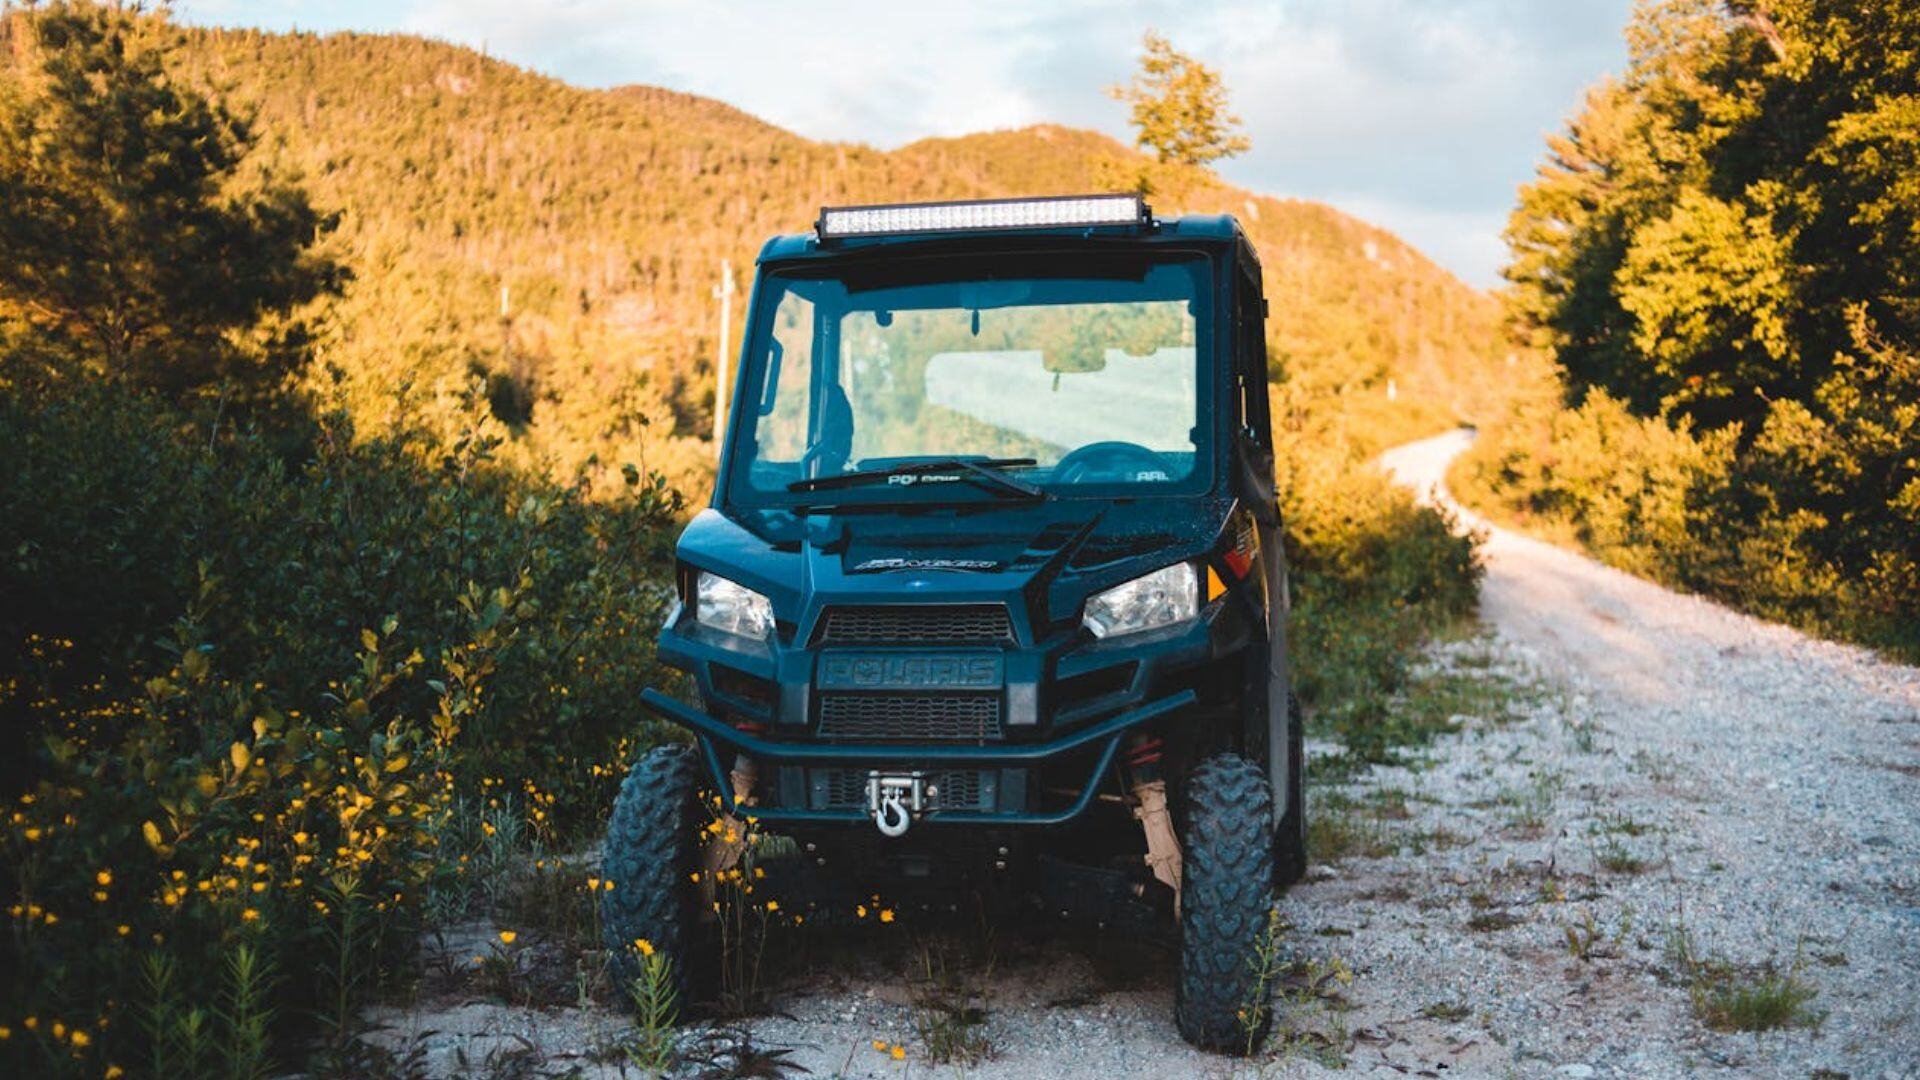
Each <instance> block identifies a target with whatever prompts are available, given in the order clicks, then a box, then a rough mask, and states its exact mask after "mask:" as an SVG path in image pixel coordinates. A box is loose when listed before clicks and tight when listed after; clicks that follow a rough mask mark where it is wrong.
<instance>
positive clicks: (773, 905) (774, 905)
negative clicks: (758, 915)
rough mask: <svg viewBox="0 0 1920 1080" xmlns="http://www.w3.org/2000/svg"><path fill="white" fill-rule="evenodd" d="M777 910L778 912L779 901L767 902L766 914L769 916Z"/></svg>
mask: <svg viewBox="0 0 1920 1080" xmlns="http://www.w3.org/2000/svg"><path fill="white" fill-rule="evenodd" d="M779 910H780V901H778V900H769V901H767V913H768V914H769V915H771V914H772V913H774V912H776V911H779Z"/></svg>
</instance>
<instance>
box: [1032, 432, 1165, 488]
mask: <svg viewBox="0 0 1920 1080" xmlns="http://www.w3.org/2000/svg"><path fill="white" fill-rule="evenodd" d="M1143 473H1144V474H1150V475H1148V476H1146V477H1145V478H1146V479H1150V480H1165V479H1167V478H1169V477H1170V476H1172V471H1171V470H1170V469H1168V467H1167V459H1166V458H1164V457H1162V456H1160V455H1159V454H1158V453H1155V452H1154V451H1152V450H1149V449H1147V448H1146V447H1144V446H1141V445H1140V444H1139V443H1130V442H1097V443H1088V444H1087V445H1085V446H1082V447H1078V448H1076V449H1074V450H1073V451H1072V452H1070V453H1068V454H1067V456H1066V457H1063V458H1061V459H1060V461H1059V463H1058V464H1056V465H1054V467H1053V480H1054V482H1055V483H1061V484H1084V483H1088V482H1090V481H1091V482H1094V483H1109V484H1114V483H1120V484H1126V483H1133V482H1135V481H1138V480H1140V479H1142V474H1143Z"/></svg>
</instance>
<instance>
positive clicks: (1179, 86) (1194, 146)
mask: <svg viewBox="0 0 1920 1080" xmlns="http://www.w3.org/2000/svg"><path fill="white" fill-rule="evenodd" d="M1142 45H1143V47H1144V48H1145V50H1146V51H1145V52H1144V53H1142V54H1141V57H1140V70H1139V72H1138V73H1137V74H1135V75H1134V77H1133V81H1132V82H1130V83H1127V84H1125V85H1122V86H1112V87H1108V89H1107V93H1108V94H1109V95H1110V96H1112V97H1113V98H1114V99H1115V100H1118V101H1124V102H1126V103H1127V104H1128V105H1129V106H1130V107H1131V110H1132V114H1131V116H1130V118H1129V119H1130V120H1131V122H1132V124H1133V127H1134V131H1135V136H1134V143H1135V145H1137V146H1139V147H1140V148H1141V149H1142V150H1147V151H1151V152H1152V153H1153V155H1154V156H1155V157H1157V158H1159V159H1160V160H1161V161H1162V162H1164V163H1167V164H1177V165H1205V164H1207V163H1209V162H1212V161H1217V160H1219V159H1220V158H1225V157H1233V156H1234V155H1235V154H1242V153H1245V152H1246V151H1247V150H1248V149H1249V148H1250V147H1252V146H1253V142H1252V140H1250V139H1248V138H1247V137H1246V136H1245V135H1243V134H1241V133H1240V130H1239V128H1240V118H1239V117H1238V116H1235V115H1233V114H1232V113H1231V112H1229V111H1227V85H1226V83H1225V82H1223V81H1222V80H1221V78H1220V73H1219V72H1217V71H1215V70H1213V69H1212V68H1210V67H1208V66H1207V65H1205V64H1203V63H1201V62H1200V61H1198V60H1196V59H1194V58H1193V57H1191V56H1188V55H1186V54H1185V53H1183V52H1181V51H1180V50H1178V49H1175V48H1174V47H1173V43H1172V42H1170V41H1168V40H1167V39H1166V36H1165V35H1163V34H1161V33H1160V32H1159V31H1156V30H1149V31H1147V34H1146V37H1145V38H1143V39H1142Z"/></svg>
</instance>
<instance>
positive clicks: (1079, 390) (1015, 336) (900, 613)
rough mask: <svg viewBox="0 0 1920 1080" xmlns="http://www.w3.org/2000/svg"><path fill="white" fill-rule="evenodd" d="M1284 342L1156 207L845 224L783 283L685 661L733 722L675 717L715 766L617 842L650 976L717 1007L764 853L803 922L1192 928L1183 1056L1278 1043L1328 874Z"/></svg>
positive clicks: (813, 240) (762, 312)
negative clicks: (724, 880)
mask: <svg viewBox="0 0 1920 1080" xmlns="http://www.w3.org/2000/svg"><path fill="white" fill-rule="evenodd" d="M1265 314H1266V311H1265V302H1264V300H1263V299H1262V292H1261V283H1260V264H1259V262H1258V260H1257V259H1256V258H1255V256H1254V252H1253V249H1252V247H1251V246H1250V245H1249V244H1248V242H1247V240H1246V237H1245V235H1244V234H1243V233H1242V232H1241V230H1240V228H1239V226H1238V225H1237V224H1236V223H1235V222H1234V221H1233V219H1232V218H1228V217H1182V218H1178V219H1172V220H1157V219H1155V218H1154V217H1153V215H1152V212H1151V211H1150V210H1149V209H1148V207H1147V206H1146V204H1145V203H1144V202H1143V201H1142V200H1141V199H1139V198H1138V197H1135V196H1132V195H1113V196H1087V197H1070V198H1044V199H1019V200H992V201H981V202H962V203H937V204H920V205H903V206H868V207H852V208H829V209H825V210H823V211H821V215H820V219H819V221H818V223H817V225H816V227H815V230H814V231H813V232H812V233H810V234H806V235H800V236H783V237H777V238H775V239H773V240H771V241H769V242H768V243H767V244H766V246H765V247H764V248H763V249H762V251H761V253H760V258H759V262H758V275H757V280H756V281H755V284H754V289H753V300H752V306H751V313H750V317H749V320H748V324H747V331H746V337H745V342H744V345H743V347H742V350H741V363H740V369H739V378H738V380H737V383H736V386H735V389H734V392H733V397H732V406H731V409H730V410H729V412H728V415H729V416H730V417H731V418H732V419H731V423H730V424H729V425H728V427H727V431H726V433H725V443H724V447H723V453H722V457H721V462H720V469H719V475H718V477H717V479H716V481H715V484H714V494H713V502H712V505H711V506H710V507H709V508H708V509H706V510H704V511H702V512H701V513H700V514H699V516H698V517H696V518H695V519H694V520H693V521H692V523H691V524H689V525H688V526H687V529H686V531H685V533H684V534H683V535H682V536H681V538H680V541H679V547H678V553H677V574H678V589H679V604H678V605H677V606H676V608H675V609H674V610H673V612H672V614H671V615H670V616H669V618H668V620H667V624H666V626H665V628H664V629H663V630H662V632H661V635H660V655H661V657H662V658H663V659H664V660H666V661H667V662H668V663H670V664H672V665H673V666H675V667H677V668H680V669H683V670H685V671H686V672H687V673H688V674H689V676H690V683H691V685H692V686H693V687H696V688H697V691H698V697H697V700H696V701H695V702H693V703H687V702H682V701H679V700H676V699H674V698H672V697H669V696H667V695H665V694H663V693H660V692H658V691H656V690H651V689H649V690H647V691H646V692H645V693H644V695H643V696H642V702H643V704H644V705H645V706H646V708H647V709H649V710H650V711H651V712H653V713H655V714H657V715H658V716H660V717H662V718H664V719H665V720H667V721H670V722H671V723H673V724H675V725H678V726H679V727H681V728H684V729H685V730H686V731H687V732H688V733H689V734H690V735H691V737H692V738H691V741H690V743H689V744H685V745H671V746H663V747H660V748H657V749H654V750H652V751H650V752H648V753H647V754H646V755H645V756H644V757H642V758H641V759H640V760H639V761H638V762H637V763H636V764H635V765H634V766H633V770H632V773H631V774H630V775H629V776H628V777H627V779H626V781H625V783H624V785H623V786H622V788H621V790H620V795H619V798H618V800H617V801H616V803H615V805H614V809H613V814H612V818H611V822H610V824H609V827H608V832H607V843H606V851H605V863H606V865H605V876H606V879H607V881H608V882H609V883H610V886H611V891H609V892H607V893H605V894H604V900H603V903H604V908H603V915H604V922H605V926H606V933H607V939H608V941H609V943H610V945H611V946H612V947H613V948H614V952H615V955H616V956H617V957H619V956H626V957H627V959H625V960H622V961H617V963H620V964H622V965H623V970H625V971H627V972H632V971H633V970H635V969H634V967H633V965H634V964H635V963H636V962H637V961H635V960H634V959H633V958H632V957H631V955H630V953H631V949H630V947H629V946H630V943H631V942H632V941H633V940H634V939H636V938H644V939H646V941H647V942H648V943H650V944H651V946H652V947H653V948H654V949H656V950H660V951H663V952H664V954H665V955H666V956H667V957H669V958H670V959H671V961H672V964H673V971H674V973H675V977H676V979H677V982H678V985H679V987H680V989H681V992H682V993H683V994H684V993H687V992H688V990H689V985H690V984H689V981H688V973H689V972H690V971H691V970H692V969H694V968H696V967H699V966H702V964H703V962H710V961H711V960H712V958H713V952H714V950H715V949H717V945H716V944H714V943H712V942H711V940H710V938H711V936H710V935H709V934H708V933H706V932H705V931H704V930H703V928H702V923H703V921H710V920H711V911H712V909H713V906H714V901H713V893H712V888H713V886H712V881H713V878H714V872H716V871H718V872H720V873H721V874H722V875H725V876H727V877H730V876H731V875H727V874H726V872H727V871H728V870H729V869H732V868H737V867H736V866H735V864H736V863H737V861H738V860H740V859H741V858H742V856H743V850H742V849H743V847H744V846H745V845H744V844H743V842H741V841H740V840H739V839H737V838H739V837H744V836H745V835H746V834H747V833H748V831H749V828H748V825H749V823H751V829H752V830H754V831H757V832H758V833H764V834H767V835H768V836H772V837H779V838H782V839H781V841H780V843H779V844H778V845H769V846H768V847H767V849H766V850H767V852H768V853H771V852H773V851H775V850H777V851H779V852H781V853H782V854H781V855H780V857H778V858H775V857H772V856H771V855H770V854H764V853H763V855H762V856H756V855H755V854H754V853H753V852H751V851H749V852H745V853H744V854H745V857H747V858H749V859H759V862H758V863H757V864H756V865H755V866H754V867H752V868H750V869H751V871H752V872H753V873H752V875H751V876H750V877H749V878H748V880H755V881H761V882H763V883H764V888H763V891H762V892H761V893H760V894H759V895H761V896H766V895H769V894H768V893H767V892H765V891H764V889H771V888H774V879H775V878H776V877H778V878H779V880H780V881H782V882H787V881H792V882H795V884H794V885H793V888H794V889H795V890H796V891H795V893H794V894H793V895H794V896H804V897H806V898H807V899H806V900H804V901H799V900H793V899H782V900H780V901H779V902H780V904H781V910H782V911H784V912H793V911H795V910H804V909H805V906H806V905H807V904H812V905H814V907H815V908H816V910H819V911H821V913H822V914H826V910H825V909H826V908H828V907H833V908H836V909H837V907H838V906H839V904H840V902H839V901H838V900H833V899H829V898H830V897H831V896H833V888H832V887H833V886H834V885H835V884H838V885H839V886H842V887H843V888H844V891H845V893H846V895H847V897H848V898H849V899H848V900H847V901H846V902H845V907H846V908H847V910H848V911H849V912H851V911H853V910H854V903H855V902H857V901H859V900H864V899H865V898H867V897H868V896H870V895H872V894H875V893H878V894H882V895H886V896H893V895H896V894H898V895H901V896H907V895H910V894H913V893H916V892H917V893H919V894H920V895H923V896H924V895H927V894H928V893H931V895H932V896H933V897H934V898H935V900H936V901H937V900H938V899H939V898H941V897H957V896H959V895H960V894H962V893H966V894H968V895H976V894H977V895H1001V896H1010V897H1016V898H1025V899H1027V900H1029V901H1030V902H1032V903H1035V904H1044V905H1045V907H1046V909H1047V910H1049V911H1050V912H1051V911H1054V910H1056V909H1059V910H1068V911H1080V912H1085V913H1087V914H1089V915H1091V916H1092V917H1093V918H1094V919H1095V920H1096V921H1099V922H1103V923H1107V924H1109V925H1112V924H1120V925H1126V924H1127V920H1128V919H1129V918H1137V917H1138V916H1139V913H1140V912H1143V911H1144V912H1148V913H1152V912H1154V911H1156V910H1157V911H1159V912H1164V913H1165V915H1164V916H1162V918H1163V922H1162V925H1167V924H1168V923H1171V924H1172V925H1174V926H1176V927H1177V930H1178V939H1179V976H1178V985H1177V987H1176V988H1175V993H1174V1010H1175V1019H1176V1021H1177V1024H1178V1026H1179V1029H1180V1031H1181V1033H1182V1034H1183V1035H1184V1036H1185V1037H1186V1038H1187V1039H1188V1040H1190V1041H1191V1042H1193V1043H1195V1044H1196V1045H1198V1046H1201V1047H1205V1048H1210V1049H1218V1050H1230V1049H1232V1048H1235V1047H1241V1048H1244V1047H1245V1046H1246V1045H1247V1044H1248V1037H1249V1034H1250V1032H1248V1031H1247V1030H1246V1021H1245V1016H1244V1015H1243V1010H1248V1012H1247V1013H1246V1015H1253V1016H1262V1015H1264V1014H1265V1009H1264V1008H1250V1007H1251V1006H1254V1005H1255V1004H1256V1003H1255V1002H1253V1001H1252V1000H1251V999H1252V995H1253V994H1254V993H1255V992H1256V983H1257V979H1258V976H1257V973H1256V964H1255V963H1254V961H1255V955H1256V950H1257V947H1258V945H1259V942H1260V936H1261V934H1262V932H1263V931H1264V929H1265V927H1266V925H1267V912H1268V908H1269V905H1270V903H1271V895H1272V891H1273V889H1274V888H1275V887H1276V886H1284V885H1285V884H1288V883H1290V882H1291V881H1292V880H1294V879H1295V878H1297V877H1298V876H1299V875H1300V873H1301V872H1302V870H1303V868H1304V861H1305V854H1304V836H1305V821H1304V818H1305V812H1304V804H1303V801H1302V793H1301V743H1300V720H1299V715H1298V712H1297V710H1295V709H1294V708H1293V707H1292V697H1291V695H1290V693H1289V691H1288V679H1287V650H1286V625H1287V578H1286V562H1285V557H1284V554H1283V552H1282V550H1281V538H1280V529H1279V518H1278V507H1277V505H1276V503H1275V499H1274V490H1273V440H1272V431H1271V425H1270V422H1269V418H1268V402H1267V358H1266V347H1265V334H1264V331H1263V322H1264V317H1265ZM775 871H783V873H781V874H776V873H775ZM784 871H793V873H791V874H787V873H784ZM759 874H766V875H767V877H765V878H761V877H759V876H758V875H759ZM802 877H804V878H807V879H810V881H811V884H809V885H807V886H806V887H805V888H802V886H801V884H799V881H800V879H801V878H802ZM822 890H824V891H822ZM772 895H773V896H775V897H778V896H779V893H778V892H777V891H776V892H774V893H773V894H772ZM796 904H798V905H799V907H798V908H796ZM903 906H907V907H910V906H911V905H910V904H906V905H903ZM683 1000H684V998H683Z"/></svg>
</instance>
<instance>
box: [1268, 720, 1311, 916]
mask: <svg viewBox="0 0 1920 1080" xmlns="http://www.w3.org/2000/svg"><path fill="white" fill-rule="evenodd" d="M1306 726H1307V725H1306V719H1305V717H1303V716H1301V715H1300V701H1299V699H1297V698H1295V697H1294V696H1293V695H1292V694H1288V695H1287V806H1286V811H1285V813H1283V814H1282V815H1281V817H1280V828H1279V829H1278V830H1277V831H1276V832H1275V833H1274V834H1273V872H1274V883H1273V884H1274V887H1275V888H1277V889H1284V888H1286V887H1287V886H1289V885H1292V884H1293V883H1294V882H1296V881H1299V880H1300V879H1301V878H1303V877H1306V876H1307V756H1306V754H1307V747H1306Z"/></svg>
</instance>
